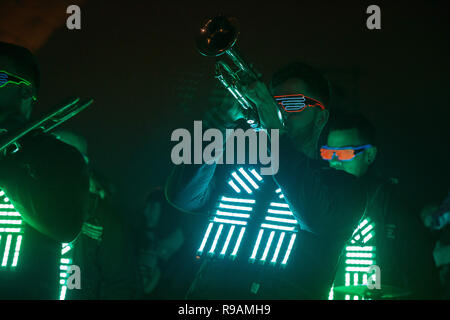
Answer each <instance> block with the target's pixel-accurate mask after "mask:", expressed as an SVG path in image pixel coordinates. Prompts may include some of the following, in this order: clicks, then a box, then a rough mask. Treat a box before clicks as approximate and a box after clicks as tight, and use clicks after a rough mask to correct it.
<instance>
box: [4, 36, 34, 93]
mask: <svg viewBox="0 0 450 320" xmlns="http://www.w3.org/2000/svg"><path fill="white" fill-rule="evenodd" d="M0 56H4V57H7V58H9V59H10V60H11V61H12V63H13V68H14V69H15V71H16V73H17V75H18V76H21V77H23V78H24V79H26V80H28V81H30V82H31V83H32V85H33V86H34V90H35V91H36V92H35V93H36V94H37V92H38V91H39V87H40V84H41V73H40V70H39V64H38V62H37V60H36V58H35V56H34V55H33V54H32V53H31V51H30V50H28V49H27V48H24V47H21V46H18V45H15V44H12V43H6V42H0Z"/></svg>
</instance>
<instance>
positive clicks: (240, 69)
mask: <svg viewBox="0 0 450 320" xmlns="http://www.w3.org/2000/svg"><path fill="white" fill-rule="evenodd" d="M238 36H239V26H238V22H237V19H236V18H233V17H226V16H223V15H219V16H217V17H214V18H211V19H209V20H207V21H206V23H204V24H203V26H202V27H201V28H200V33H199V34H198V35H197V37H196V43H197V50H198V51H199V52H200V54H202V55H204V56H207V57H221V58H224V57H227V58H228V59H229V60H230V61H231V62H232V63H233V64H234V69H233V68H232V67H231V66H230V65H229V64H228V63H227V62H226V61H225V60H226V59H218V60H217V62H216V64H215V78H216V79H218V80H219V81H220V83H222V85H223V86H224V87H225V88H226V89H227V90H228V91H229V92H230V93H231V94H232V95H233V97H234V98H235V99H236V100H237V102H238V103H239V104H240V105H241V107H242V108H243V109H244V116H245V117H246V120H247V123H248V124H249V125H250V126H251V127H252V128H254V129H258V128H259V127H260V119H259V115H258V112H257V109H256V106H255V105H254V103H253V102H252V101H250V100H249V99H248V98H247V97H245V95H244V94H243V87H245V86H246V85H249V84H250V83H252V82H254V81H256V80H258V79H259V78H260V77H259V76H258V73H257V72H256V71H255V70H254V69H253V68H252V67H251V65H249V64H248V63H246V62H245V61H244V59H242V57H241V56H240V55H239V54H238V53H237V50H236V48H234V46H235V44H236V41H237V38H238Z"/></svg>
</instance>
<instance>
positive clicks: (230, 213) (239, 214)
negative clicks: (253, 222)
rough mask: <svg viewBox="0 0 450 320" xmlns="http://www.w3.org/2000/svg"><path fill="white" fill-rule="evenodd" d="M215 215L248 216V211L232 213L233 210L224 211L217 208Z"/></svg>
mask: <svg viewBox="0 0 450 320" xmlns="http://www.w3.org/2000/svg"><path fill="white" fill-rule="evenodd" d="M216 215H218V216H225V217H234V218H250V215H249V214H248V213H234V212H224V211H220V210H217V211H216Z"/></svg>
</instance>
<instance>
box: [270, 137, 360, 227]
mask: <svg viewBox="0 0 450 320" xmlns="http://www.w3.org/2000/svg"><path fill="white" fill-rule="evenodd" d="M274 179H275V181H276V183H277V184H278V185H279V186H280V188H281V190H282V192H283V194H284V196H285V198H286V201H287V202H288V204H289V206H290V207H291V209H292V210H293V213H294V214H295V216H296V217H297V219H298V220H299V224H300V226H301V227H302V229H304V230H307V231H310V232H312V233H315V234H322V233H325V232H330V231H331V232H346V233H348V232H351V229H353V228H354V227H355V225H356V224H357V222H358V220H359V218H360V217H361V215H362V214H363V212H364V207H365V203H366V193H365V191H364V190H365V189H364V188H362V184H361V183H360V181H359V180H358V179H357V178H356V177H354V176H352V175H350V174H347V173H345V172H343V171H337V170H332V169H329V168H323V167H322V163H320V162H319V161H317V160H313V159H309V158H307V157H306V155H304V154H303V153H301V152H298V151H296V150H295V148H294V146H293V144H292V141H291V140H290V138H289V137H287V136H284V135H283V136H281V137H280V167H279V170H278V173H277V174H276V175H275V176H274Z"/></svg>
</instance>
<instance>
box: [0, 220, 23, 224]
mask: <svg viewBox="0 0 450 320" xmlns="http://www.w3.org/2000/svg"><path fill="white" fill-rule="evenodd" d="M0 224H22V220H0Z"/></svg>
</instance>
